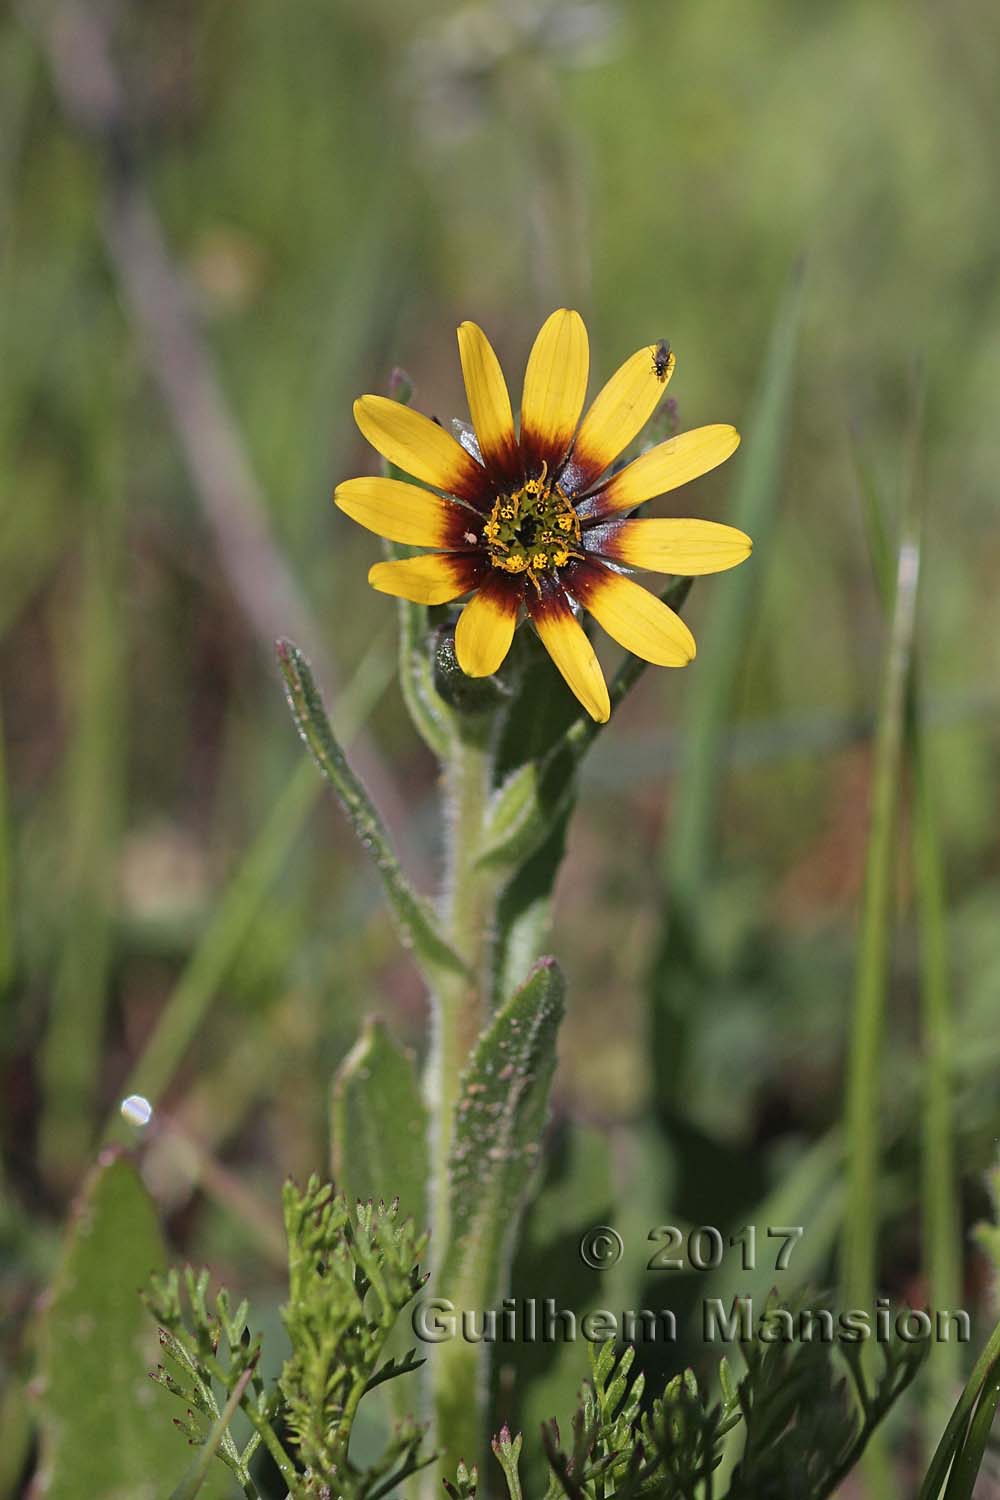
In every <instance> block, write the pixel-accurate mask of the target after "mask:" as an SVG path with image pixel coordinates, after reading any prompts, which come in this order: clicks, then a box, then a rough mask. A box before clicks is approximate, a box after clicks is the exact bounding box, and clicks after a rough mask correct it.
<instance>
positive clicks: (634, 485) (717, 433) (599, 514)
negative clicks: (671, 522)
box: [581, 422, 740, 525]
mask: <svg viewBox="0 0 1000 1500" xmlns="http://www.w3.org/2000/svg"><path fill="white" fill-rule="evenodd" d="M739 445H740V435H739V433H738V432H737V431H736V428H735V427H730V426H728V425H727V424H725V423H722V422H719V423H716V424H715V425H713V426H711V427H696V428H694V430H693V431H691V432H682V433H680V435H679V436H678V437H673V438H670V439H668V441H667V442H665V443H658V444H657V446H656V447H655V448H650V450H649V452H648V453H644V454H643V455H642V457H641V458H636V459H633V460H632V462H631V463H630V464H626V466H625V468H624V469H620V470H619V471H618V473H617V474H613V475H612V476H611V478H610V479H609V480H608V483H607V484H606V485H605V487H604V489H603V490H601V492H600V494H599V495H597V496H596V498H595V500H594V502H593V505H592V506H591V507H587V508H586V510H585V511H584V510H583V509H581V518H583V516H584V515H585V516H586V522H585V524H587V525H590V524H591V523H592V522H593V521H594V520H599V519H602V518H603V517H605V516H609V515H614V514H615V513H616V512H617V511H621V510H631V509H632V507H633V506H634V505H641V504H642V502H643V501H644V500H652V498H653V496H654V495H665V494H666V493H667V491H668V490H676V489H677V488H678V487H679V486H680V485H682V484H687V483H689V481H690V480H692V479H697V478H698V477H699V476H700V475H702V474H707V473H708V471H709V469H714V468H715V467H716V466H717V465H718V464H721V463H723V462H724V461H725V459H727V458H728V457H729V455H730V454H731V453H735V451H736V449H737V448H738V447H739Z"/></svg>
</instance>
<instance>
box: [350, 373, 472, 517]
mask: <svg viewBox="0 0 1000 1500" xmlns="http://www.w3.org/2000/svg"><path fill="white" fill-rule="evenodd" d="M354 420H355V421H356V422H357V424H358V426H359V427H360V428H361V431H362V432H363V433H364V435H365V437H366V438H367V439H368V441H369V442H370V443H371V445H372V447H373V448H375V449H376V450H377V451H378V452H379V453H381V455H382V457H383V458H387V459H388V460H389V462H390V463H391V464H395V465H396V467H397V469H402V470H403V471H404V472H405V473H407V474H412V475H413V477H414V479H422V480H423V482H424V484H432V485H433V486H434V488H435V489H437V490H445V491H447V493H448V494H449V495H459V496H461V498H462V499H463V500H471V501H473V502H474V503H477V502H478V503H480V504H482V503H483V496H484V492H485V490H486V474H485V471H484V469H483V468H482V466H481V465H480V464H477V463H476V460H475V459H474V458H473V457H472V455H471V454H470V453H466V451H465V449H464V448H463V447H462V445H461V443H457V442H456V441H455V439H454V438H453V437H452V436H451V433H449V432H445V430H444V428H443V427H439V426H438V425H437V423H436V422H432V421H431V419H430V417H425V416H424V415H423V413H422V412H419V411H414V410H413V408H412V407H410V406H403V405H402V404H401V403H400V402H399V401H390V400H389V398H388V396H359V397H358V399H357V401H355V403H354Z"/></svg>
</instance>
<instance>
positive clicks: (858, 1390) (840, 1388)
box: [453, 1299, 929, 1500]
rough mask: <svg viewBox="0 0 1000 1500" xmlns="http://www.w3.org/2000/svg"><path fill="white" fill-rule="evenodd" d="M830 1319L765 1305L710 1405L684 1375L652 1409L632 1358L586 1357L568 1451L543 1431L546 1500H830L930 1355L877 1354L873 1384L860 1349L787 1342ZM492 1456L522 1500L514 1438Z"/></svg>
mask: <svg viewBox="0 0 1000 1500" xmlns="http://www.w3.org/2000/svg"><path fill="white" fill-rule="evenodd" d="M822 1307H823V1303H822V1302H821V1301H816V1300H814V1301H813V1302H812V1303H811V1304H810V1303H807V1302H806V1301H805V1300H804V1299H803V1300H802V1301H800V1302H797V1303H795V1304H793V1305H792V1306H790V1307H784V1308H782V1307H779V1306H778V1305H777V1303H775V1302H771V1303H769V1305H768V1308H767V1309H766V1311H765V1313H764V1316H763V1318H762V1319H761V1321H760V1324H759V1325H758V1329H757V1336H756V1338H754V1339H753V1340H750V1341H748V1342H746V1343H744V1344H742V1345H741V1350H742V1354H743V1359H744V1363H745V1366H746V1371H745V1374H744V1375H743V1377H742V1379H740V1380H738V1381H737V1380H735V1379H734V1376H733V1373H732V1371H731V1369H730V1366H729V1363H728V1361H726V1360H723V1361H722V1363H721V1365H720V1368H719V1387H720V1390H721V1396H720V1398H719V1399H718V1400H715V1401H712V1400H710V1399H709V1398H708V1396H707V1395H706V1393H705V1391H704V1390H703V1389H702V1387H701V1386H700V1384H699V1382H698V1380H697V1379H696V1377H695V1375H694V1373H693V1372H692V1371H691V1370H686V1371H685V1372H684V1373H683V1374H682V1375H677V1376H675V1377H674V1378H673V1379H672V1380H671V1381H670V1382H669V1384H668V1385H667V1386H666V1388H665V1389H664V1391H663V1393H662V1395H660V1396H659V1397H657V1398H656V1399H655V1400H654V1401H652V1403H647V1402H645V1400H644V1396H645V1391H644V1379H643V1376H642V1375H641V1374H640V1375H638V1376H636V1377H635V1378H634V1379H633V1378H631V1370H632V1365H633V1362H634V1357H635V1350H634V1349H632V1348H628V1349H626V1350H625V1352H624V1353H623V1354H621V1355H620V1356H619V1355H616V1353H615V1349H614V1345H613V1344H611V1343H608V1344H604V1345H602V1346H600V1348H598V1349H595V1348H594V1347H593V1346H591V1349H590V1366H591V1368H590V1379H589V1381H588V1382H587V1383H586V1385H585V1386H584V1389H583V1391H582V1393H581V1398H580V1403H579V1405H578V1407H577V1409H576V1412H575V1414H574V1416H573V1418H572V1421H571V1423H570V1426H569V1439H568V1441H566V1442H565V1443H564V1441H563V1438H562V1436H561V1433H560V1429H559V1425H558V1423H556V1422H555V1421H552V1422H550V1423H547V1424H546V1426H545V1428H544V1429H543V1432H542V1442H543V1446H544V1449H545V1455H546V1458H547V1460H548V1464H549V1469H550V1480H549V1485H548V1489H547V1491H546V1495H545V1500H563V1497H565V1500H723V1497H724V1500H790V1497H794V1500H828V1497H829V1496H831V1495H832V1494H833V1493H834V1491H835V1490H836V1489H837V1487H838V1485H839V1484H840V1483H841V1481H842V1480H843V1478H844V1477H845V1475H846V1474H848V1473H849V1472H850V1470H851V1469H852V1468H853V1467H854V1465H855V1464H856V1463H857V1461H858V1460H859V1458H860V1457H861V1454H862V1452H863V1451H864V1448H865V1446H866V1444H867V1442H868V1440H869V1438H870V1437H871V1434H872V1433H873V1432H874V1430H875V1428H876V1427H877V1426H878V1425H879V1423H880V1422H881V1421H882V1419H883V1418H884V1417H885V1415H886V1413H887V1412H888V1411H889V1409H890V1408H891V1407H892V1405H893V1404H894V1403H895V1401H896V1400H897V1399H898V1397H899V1396H900V1395H901V1394H902V1392H903V1391H904V1390H905V1389H906V1387H907V1386H908V1385H909V1384H910V1382H911V1381H912V1380H913V1378H914V1376H915V1375H916V1373H917V1371H918V1369H919V1368H920V1366H921V1364H922V1363H923V1361H924V1359H925V1357H926V1355H927V1352H928V1347H929V1346H928V1345H927V1343H926V1341H923V1342H921V1343H906V1342H904V1341H903V1340H901V1339H899V1338H898V1336H894V1337H893V1338H892V1340H891V1341H890V1342H886V1343H880V1344H878V1346H877V1347H878V1351H879V1353H878V1361H879V1369H878V1372H877V1374H876V1375H875V1376H874V1378H873V1377H872V1376H870V1375H869V1374H868V1372H867V1365H868V1364H869V1363H874V1360H872V1361H869V1360H868V1359H867V1358H866V1357H863V1351H864V1349H865V1348H866V1345H865V1344H862V1343H850V1342H846V1341H841V1340H832V1341H824V1340H822V1339H809V1338H808V1337H806V1338H801V1337H797V1336H792V1337H787V1336H786V1330H787V1329H789V1328H792V1329H795V1328H798V1327H801V1326H803V1325H805V1324H807V1323H808V1322H809V1321H810V1319H812V1320H813V1321H814V1322H815V1315H816V1314H817V1313H818V1312H819V1311H820V1310H821V1309H822ZM807 1315H808V1316H807ZM731 1442H732V1443H733V1444H734V1445H736V1444H739V1445H740V1447H739V1449H736V1448H735V1446H734V1452H733V1453H732V1454H731V1455H730V1462H729V1464H728V1465H727V1472H728V1474H729V1479H728V1482H727V1483H726V1484H725V1486H724V1487H722V1488H720V1487H719V1485H718V1483H717V1480H718V1473H717V1471H718V1470H719V1467H720V1465H721V1464H722V1461H723V1457H724V1456H725V1455H726V1453H727V1449H728V1445H729V1444H730V1443H731ZM493 1451H494V1454H495V1455H496V1457H497V1460H498V1462H499V1463H500V1467H501V1469H502V1471H503V1474H504V1478H505V1481H506V1485H507V1490H508V1494H509V1496H510V1500H522V1495H521V1481H520V1476H519V1474H518V1470H517V1459H518V1456H519V1454H520V1451H521V1438H520V1435H518V1437H516V1438H514V1439H512V1438H511V1436H510V1433H509V1432H508V1431H507V1429H506V1428H505V1429H504V1430H503V1432H502V1433H501V1434H500V1436H499V1437H498V1438H496V1439H495V1440H494V1443H493ZM737 1451H738V1452H739V1455H740V1456H739V1458H738V1461H734V1458H735V1452H737ZM453 1500H454V1497H453Z"/></svg>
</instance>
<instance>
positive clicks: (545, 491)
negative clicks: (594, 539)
mask: <svg viewBox="0 0 1000 1500" xmlns="http://www.w3.org/2000/svg"><path fill="white" fill-rule="evenodd" d="M483 534H484V536H485V537H486V544H487V547H488V548H489V554H490V562H491V563H492V565H493V566H494V568H503V570H504V572H505V573H527V575H528V577H529V578H530V579H531V581H532V583H533V584H534V585H535V587H536V588H538V577H537V575H538V574H539V573H545V572H552V571H554V570H555V569H556V568H562V567H565V565H566V563H568V562H569V560H570V558H571V557H581V556H582V555H583V554H582V553H581V551H580V550H579V543H580V521H579V518H578V517H577V514H576V511H575V509H574V508H573V502H572V501H571V500H570V499H569V498H568V497H567V496H566V495H565V494H564V493H563V491H562V490H561V489H560V487H559V485H558V484H550V483H549V482H548V480H547V479H546V470H545V466H544V465H543V466H542V472H541V474H540V475H539V476H538V478H537V479H529V480H528V481H527V483H526V484H524V485H522V486H521V488H520V489H519V490H514V491H513V493H512V494H510V495H500V496H499V497H498V499H497V500H496V502H495V504H494V506H493V509H492V510H491V511H490V518H489V520H488V521H487V522H486V524H485V526H484V527H483Z"/></svg>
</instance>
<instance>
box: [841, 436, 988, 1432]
mask: <svg viewBox="0 0 1000 1500" xmlns="http://www.w3.org/2000/svg"><path fill="white" fill-rule="evenodd" d="M918 435H919V423H917V424H915V430H914V441H913V442H912V444H911V452H910V458H909V464H910V473H909V476H908V477H907V480H906V483H907V485H908V487H909V488H910V489H912V488H913V487H914V486H915V485H916V484H917V472H916V471H917V463H918V456H919V455H918V443H917V436H918ZM854 458H855V472H856V474H857V478H858V487H859V490H860V492H861V495H862V499H863V502H864V510H865V517H866V521H867V525H868V534H869V545H870V548H871V554H872V565H873V568H874V571H875V576H876V582H877V584H878V588H879V592H880V594H881V596H882V602H883V605H884V607H885V608H886V610H887V611H888V610H889V608H890V607H891V600H892V589H893V580H892V559H891V550H890V547H889V542H888V533H889V526H888V520H887V506H886V504H885V502H884V499H883V497H882V495H881V494H880V492H879V487H878V484H877V482H876V480H875V477H874V473H873V471H872V469H871V467H870V466H869V465H867V464H866V463H865V462H864V459H863V457H862V455H861V454H860V452H859V451H858V449H857V446H856V445H855V454H854ZM904 734H905V750H906V755H907V759H908V761H909V764H910V767H911V771H912V778H913V830H912V836H913V857H914V873H915V890H916V908H917V927H918V930H919V933H920V992H921V1022H922V1044H923V1046H922V1051H923V1078H922V1094H923V1109H922V1110H921V1111H920V1114H921V1129H922V1140H921V1186H922V1192H921V1204H922V1212H923V1245H924V1270H925V1274H926V1277H927V1296H928V1302H929V1304H930V1306H931V1307H932V1308H950V1307H957V1306H958V1301H959V1297H960V1295H961V1279H962V1273H961V1224H960V1213H959V1205H958V1195H957V1180H956V1151H955V1141H954V1122H953V1118H952V1115H953V1107H952V1092H953V1055H952V1025H951V1009H952V1007H951V998H950V979H949V962H948V942H947V904H946V896H945V881H944V858H943V853H942V850H941V840H940V832H939V826H938V817H937V809H936V798H935V787H934V778H933V772H932V767H931V764H930V754H929V747H928V742H927V733H926V715H925V711H924V695H923V684H922V679H921V671H920V656H919V651H918V650H917V649H916V648H915V649H914V650H913V651H912V653H911V659H910V672H909V679H908V682H907V693H906V705H905V722H904ZM960 1371H961V1350H960V1348H959V1345H958V1344H957V1343H950V1342H944V1343H942V1345H941V1346H940V1347H939V1348H937V1349H935V1351H934V1357H933V1359H931V1360H930V1361H929V1363H928V1370H927V1376H926V1379H927V1383H928V1387H929V1400H927V1401H926V1402H925V1403H924V1404H923V1408H922V1410H923V1425H924V1434H925V1441H926V1442H927V1446H928V1449H930V1448H931V1446H932V1445H933V1444H934V1443H935V1442H936V1441H937V1437H938V1435H939V1433H940V1432H941V1430H942V1428H943V1426H944V1424H945V1422H946V1420H947V1416H948V1413H949V1412H950V1410H951V1407H952V1403H953V1401H954V1396H955V1391H956V1390H957V1389H958V1386H959V1382H960V1379H961V1375H960Z"/></svg>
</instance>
